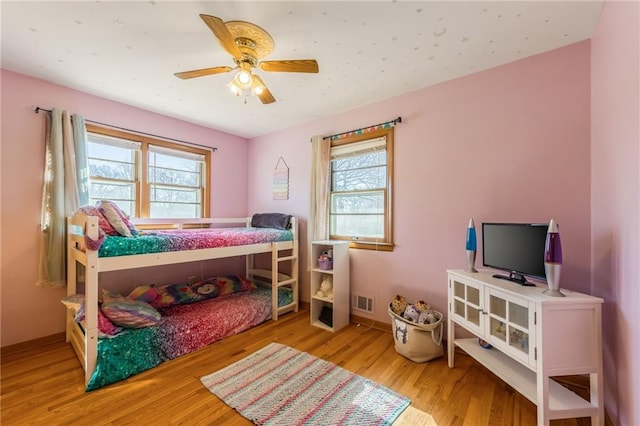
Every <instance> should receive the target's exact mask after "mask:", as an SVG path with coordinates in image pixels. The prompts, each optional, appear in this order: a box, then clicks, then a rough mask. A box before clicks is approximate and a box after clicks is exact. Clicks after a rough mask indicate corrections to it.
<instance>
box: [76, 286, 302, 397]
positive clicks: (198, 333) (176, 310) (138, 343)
mask: <svg viewBox="0 0 640 426" xmlns="http://www.w3.org/2000/svg"><path fill="white" fill-rule="evenodd" d="M292 301H293V296H292V292H291V289H287V288H281V289H279V291H278V306H285V305H287V304H289V303H291V302H292ZM160 313H161V314H162V320H161V322H160V324H158V325H155V326H152V327H145V328H139V329H128V330H126V331H124V332H122V333H120V334H118V335H116V336H115V337H112V338H100V339H99V340H98V360H97V367H96V371H95V372H94V373H93V375H92V376H91V379H90V381H89V383H88V384H87V388H86V390H87V391H91V390H94V389H98V388H100V387H102V386H106V385H109V384H111V383H115V382H118V381H120V380H124V379H126V378H127V377H130V376H132V375H134V374H137V373H139V372H142V371H144V370H148V369H149V368H152V367H155V366H157V365H158V364H160V363H162V362H164V361H168V360H170V359H174V358H177V357H179V356H182V355H185V354H188V353H190V352H193V351H195V350H196V349H200V348H202V347H204V346H207V345H209V344H211V343H213V342H216V341H218V340H220V339H223V338H225V337H228V336H232V335H234V334H238V333H240V332H242V331H245V330H247V329H249V328H251V327H254V326H256V325H258V324H260V323H262V322H264V321H266V320H268V319H270V318H271V288H267V287H258V289H257V290H254V291H250V292H244V293H235V294H232V295H228V296H224V297H219V298H215V299H208V300H204V301H201V302H196V303H191V304H187V305H177V306H172V307H169V308H165V309H160Z"/></svg>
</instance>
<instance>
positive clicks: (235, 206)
mask: <svg viewBox="0 0 640 426" xmlns="http://www.w3.org/2000/svg"><path fill="white" fill-rule="evenodd" d="M1 78H2V81H1V83H2V116H1V118H2V145H1V146H2V172H1V173H2V175H1V177H2V183H1V195H2V206H1V208H2V210H1V212H2V214H1V217H0V220H1V224H0V229H1V232H2V248H1V250H2V252H1V253H2V259H1V265H2V269H1V280H2V291H1V297H2V299H1V312H2V330H1V331H2V342H1V345H2V346H6V345H10V344H14V343H19V342H22V341H27V340H32V339H35V338H38V337H42V336H48V335H52V334H55V333H59V332H61V331H63V330H64V309H63V305H62V304H61V303H60V299H61V298H62V297H64V295H65V294H66V292H65V290H64V289H44V288H38V287H35V284H34V283H35V281H36V277H37V273H36V271H37V265H38V263H37V262H38V255H37V253H38V235H39V230H38V229H39V224H40V216H39V215H40V202H41V197H42V175H43V171H42V168H43V164H44V131H45V130H44V129H45V117H44V115H42V114H35V113H34V112H33V110H32V109H31V106H32V105H36V106H40V107H43V108H51V107H58V108H62V109H67V110H69V111H71V112H75V113H78V114H81V115H83V116H84V117H85V119H87V120H95V121H99V122H102V123H109V124H112V125H115V126H120V127H125V128H129V129H135V130H138V131H141V132H147V133H153V134H157V135H162V136H166V137H170V138H176V139H181V140H187V141H190V142H194V143H198V144H202V145H208V146H215V147H217V148H218V151H216V153H215V154H214V155H213V176H212V181H213V186H214V190H213V192H212V207H211V211H212V215H214V216H218V217H238V216H246V215H247V197H246V194H247V176H246V164H247V150H248V143H247V140H246V139H244V138H241V137H238V136H233V135H229V134H226V133H222V132H219V131H216V130H212V129H208V128H205V127H201V126H197V125H193V124H189V123H186V122H184V121H179V120H175V119H172V118H168V117H166V116H162V115H159V114H155V113H151V112H148V111H144V110H141V109H138V108H135V107H131V106H127V105H123V104H120V103H117V102H113V101H109V100H106V99H103V98H98V97H95V96H91V95H88V94H85V93H81V92H77V91H74V90H70V89H68V88H65V87H61V86H57V85H54V84H51V83H47V82H45V81H42V80H36V79H33V78H30V77H26V76H24V75H20V74H16V73H13V72H9V71H6V70H2V74H1ZM229 176H234V178H233V179H230V178H229ZM221 182H224V184H220V183H221ZM199 271H200V269H199V268H198V269H197V272H199ZM153 273H154V275H152V276H150V277H149V279H153V280H154V281H156V282H158V281H159V280H160V279H162V278H163V272H162V271H154V272H153ZM164 273H166V270H165V271H164ZM146 275H147V272H144V271H142V270H141V271H139V272H137V274H134V273H133V272H131V273H130V274H129V275H127V276H126V278H127V279H130V280H131V279H134V280H135V279H138V280H141V279H143V278H146ZM132 277H133V278H132ZM121 278H122V277H115V278H114V279H115V280H116V281H121ZM164 278H166V277H164Z"/></svg>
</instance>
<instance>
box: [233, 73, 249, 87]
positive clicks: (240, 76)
mask: <svg viewBox="0 0 640 426" xmlns="http://www.w3.org/2000/svg"><path fill="white" fill-rule="evenodd" d="M234 80H236V82H237V83H238V85H239V86H240V87H242V88H243V89H246V88H248V87H250V86H251V82H252V81H253V78H252V77H251V71H248V70H244V69H243V70H240V71H238V73H237V74H236V76H235V79H234Z"/></svg>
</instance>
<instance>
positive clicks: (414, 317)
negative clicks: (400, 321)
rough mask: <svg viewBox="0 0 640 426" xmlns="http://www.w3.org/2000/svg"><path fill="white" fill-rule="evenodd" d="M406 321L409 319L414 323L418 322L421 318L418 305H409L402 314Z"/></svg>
mask: <svg viewBox="0 0 640 426" xmlns="http://www.w3.org/2000/svg"><path fill="white" fill-rule="evenodd" d="M402 316H403V318H404V319H408V320H410V321H413V322H418V318H419V317H420V312H419V311H418V308H416V305H409V306H407V309H405V310H404V314H402Z"/></svg>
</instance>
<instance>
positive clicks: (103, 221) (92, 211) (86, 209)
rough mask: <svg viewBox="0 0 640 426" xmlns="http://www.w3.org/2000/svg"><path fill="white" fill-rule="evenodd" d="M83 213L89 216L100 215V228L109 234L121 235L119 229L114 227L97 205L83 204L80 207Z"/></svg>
mask: <svg viewBox="0 0 640 426" xmlns="http://www.w3.org/2000/svg"><path fill="white" fill-rule="evenodd" d="M79 210H80V211H81V212H82V213H84V214H86V215H87V216H97V217H98V226H100V229H102V231H103V232H104V233H105V234H107V235H120V234H118V231H116V230H115V229H114V227H113V226H111V224H110V223H109V221H108V220H107V218H106V217H104V215H103V214H102V212H100V210H99V209H98V208H97V207H95V206H82V207H80V209H79Z"/></svg>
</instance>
